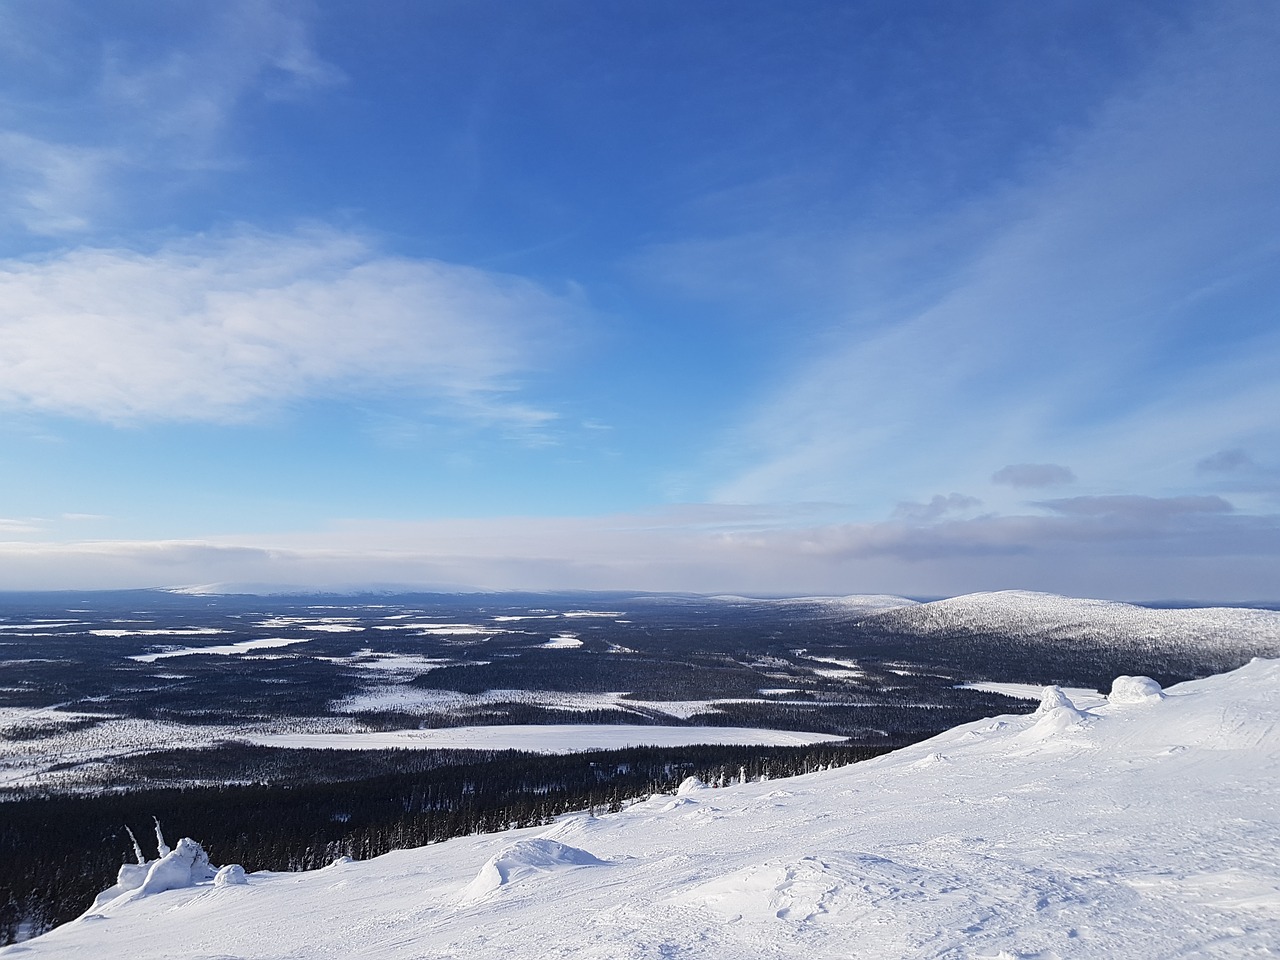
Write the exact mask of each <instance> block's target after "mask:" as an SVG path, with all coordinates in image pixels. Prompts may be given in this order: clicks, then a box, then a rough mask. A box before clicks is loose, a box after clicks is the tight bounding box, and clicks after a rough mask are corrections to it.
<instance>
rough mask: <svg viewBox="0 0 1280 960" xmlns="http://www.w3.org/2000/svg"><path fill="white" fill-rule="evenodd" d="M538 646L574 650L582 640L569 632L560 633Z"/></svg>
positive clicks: (548, 648)
mask: <svg viewBox="0 0 1280 960" xmlns="http://www.w3.org/2000/svg"><path fill="white" fill-rule="evenodd" d="M539 646H541V647H542V649H543V650H576V649H577V648H579V647H581V646H582V641H581V640H579V639H578V638H577V637H575V636H574V635H573V634H571V633H562V634H560V635H559V636H558V637H552V638H551V639H550V640H548V641H547V642H546V643H543V644H540V645H539Z"/></svg>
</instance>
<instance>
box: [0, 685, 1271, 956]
mask: <svg viewBox="0 0 1280 960" xmlns="http://www.w3.org/2000/svg"><path fill="white" fill-rule="evenodd" d="M1164 694H1165V696H1164V698H1163V699H1159V698H1148V699H1147V700H1145V701H1144V702H1141V703H1130V702H1115V701H1108V702H1103V703H1099V704H1098V705H1097V706H1095V707H1092V708H1090V709H1088V710H1081V709H1080V708H1079V707H1078V706H1076V705H1074V704H1072V703H1070V697H1069V696H1067V695H1065V694H1063V695H1062V697H1061V698H1060V697H1059V695H1058V693H1051V694H1050V695H1049V696H1048V697H1047V698H1045V699H1046V700H1047V701H1048V703H1047V706H1046V710H1045V712H1043V713H1041V714H1039V715H1038V716H1037V715H1028V716H1006V717H1002V718H999V719H994V720H985V721H979V722H977V723H972V724H967V725H964V726H961V727H958V728H956V729H954V730H951V731H949V732H947V733H945V734H943V735H941V736H938V737H935V738H933V739H931V740H929V741H926V742H924V743H920V744H917V745H915V746H913V747H908V748H906V749H904V750H901V751H899V752H897V753H894V754H890V755H887V756H884V757H881V758H879V759H877V760H873V761H869V762H866V763H862V764H856V765H854V766H849V767H843V768H840V769H837V770H831V771H826V772H821V773H815V774H810V775H808V776H804V777H798V778H795V779H791V780H779V781H772V782H765V783H753V784H748V785H744V786H735V787H728V788H724V789H708V788H700V789H699V788H696V787H695V785H692V784H690V785H688V786H687V788H682V789H681V791H680V794H679V795H678V796H674V797H673V796H655V797H653V798H651V799H649V800H646V801H643V802H640V803H636V804H634V805H632V806H629V807H627V808H626V809H624V810H623V811H622V812H621V813H618V814H613V815H608V816H602V817H599V818H595V817H592V816H590V815H589V814H578V815H573V816H569V817H566V818H562V819H561V820H560V821H559V822H557V823H556V824H554V825H552V826H551V827H549V828H548V827H541V828H531V829H526V830H519V831H510V832H507V833H504V834H496V835H489V836H471V837H462V838H459V839H455V840H451V841H448V842H446V843H442V844H437V845H434V846H430V847H424V848H421V849H416V850H406V851H400V852H397V853H393V854H389V855H387V856H385V857H380V858H378V859H376V860H371V861H367V862H363V863H359V862H353V863H338V864H335V865H333V866H331V867H328V868H326V869H324V870H317V871H314V872H312V873H304V874H268V873H257V874H252V875H251V876H250V878H249V880H250V882H249V883H248V884H247V885H236V886H222V887H215V886H214V885H213V884H212V883H205V884H201V885H200V886H197V887H195V888H186V889H178V890H172V891H168V892H163V893H156V894H154V895H152V896H149V897H146V898H142V899H130V898H125V897H121V898H117V899H115V900H112V901H109V902H107V903H105V904H103V905H101V906H99V907H97V908H96V909H95V911H94V915H93V916H92V917H91V918H88V917H87V918H85V919H84V920H81V921H78V922H75V923H71V924H67V925H65V926H63V927H60V928H57V929H55V930H53V931H51V932H50V933H48V934H46V935H44V936H42V937H39V938H37V939H35V940H32V941H29V942H26V943H23V944H20V945H18V946H17V947H11V948H9V949H8V950H7V951H0V956H4V957H8V956H13V957H18V956H21V957H22V958H23V960H42V958H79V957H93V958H95V960H161V958H170V957H173V956H175V955H177V954H178V953H181V955H182V956H188V957H236V958H242V960H266V958H283V957H308V958H317V960H336V958H340V957H341V958H348V957H350V958H363V960H410V958H421V957H439V958H444V957H451V958H453V957H457V958H461V957H467V958H495V960H496V958H501V960H511V958H530V957H547V958H550V957H573V958H584V960H606V958H607V960H619V958H621V960H627V958H635V960H638V958H663V957H674V958H701V960H738V958H742V960H746V958H751V960H755V958H760V957H776V958H784V957H785V958H791V957H795V958H806V960H809V958H819V960H821V958H832V960H834V958H841V960H845V958H849V957H868V958H899V957H930V958H956V960H959V958H979V957H987V958H997V957H1004V958H1033V957H1034V958H1039V960H1055V958H1059V960H1061V958H1106V960H1114V958H1125V960H1155V958H1168V957H1174V956H1182V957H1191V956H1194V957H1218V958H1225V957H1241V958H1243V957H1259V956H1274V955H1275V952H1276V951H1277V949H1280V661H1263V660H1255V661H1254V662H1252V663H1250V664H1248V665H1246V666H1244V667H1242V668H1240V669H1239V670H1236V671H1234V672H1232V673H1230V674H1225V675H1221V676H1216V677H1210V678H1208V679H1205V680H1197V681H1194V682H1190V683H1183V684H1179V685H1176V686H1172V687H1170V688H1168V689H1167V690H1165V691H1164ZM1064 700H1065V701H1067V702H1063V701H1064ZM1060 721H1067V722H1060Z"/></svg>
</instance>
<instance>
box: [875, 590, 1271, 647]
mask: <svg viewBox="0 0 1280 960" xmlns="http://www.w3.org/2000/svg"><path fill="white" fill-rule="evenodd" d="M860 622H861V623H863V624H865V625H868V626H875V627H877V628H880V629H884V630H889V631H893V632H895V633H904V634H914V635H916V636H925V637H936V636H940V635H963V634H997V635H1005V636H1008V635H1016V636H1021V637H1023V638H1028V639H1031V638H1039V639H1061V640H1075V641H1082V642H1094V643H1105V644H1108V645H1113V646H1125V645H1131V644H1141V645H1144V646H1177V645H1180V644H1187V643H1193V644H1197V645H1203V646H1212V645H1215V644H1218V645H1229V646H1230V647H1232V649H1251V650H1253V651H1254V652H1255V653H1256V654H1258V655H1275V654H1276V653H1280V611H1275V610H1253V609H1249V608H1244V607H1195V608H1187V609H1171V610H1167V609H1152V608H1149V607H1139V606H1134V605H1133V604H1129V603H1116V602H1113V601H1109V600H1079V599H1075V598H1072V597H1060V596H1057V595H1056V594H1051V593H1033V592H1030V591H1024V590H1003V591H999V592H995V593H973V594H968V595H966V596H962V597H952V598H951V599H949V600H935V601H933V602H931V603H919V604H913V605H910V606H903V607H899V608H896V609H892V610H887V611H882V612H878V613H875V614H873V615H872V616H870V617H867V618H864V619H862V620H861V621H860Z"/></svg>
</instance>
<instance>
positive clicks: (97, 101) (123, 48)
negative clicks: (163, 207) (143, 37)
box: [0, 0, 344, 236]
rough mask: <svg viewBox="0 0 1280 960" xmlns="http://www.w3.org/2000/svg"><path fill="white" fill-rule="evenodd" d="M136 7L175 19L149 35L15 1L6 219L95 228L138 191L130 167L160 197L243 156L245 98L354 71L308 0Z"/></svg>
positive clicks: (5, 127)
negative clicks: (239, 117) (239, 120)
mask: <svg viewBox="0 0 1280 960" xmlns="http://www.w3.org/2000/svg"><path fill="white" fill-rule="evenodd" d="M139 7H140V9H139V10H137V11H135V13H137V14H138V15H140V16H144V17H145V16H147V15H148V13H150V15H152V16H154V17H155V18H156V19H157V21H162V22H164V23H165V25H166V27H167V28H168V30H169V31H176V32H164V31H160V30H157V35H158V36H159V37H160V39H159V40H158V42H157V43H156V44H155V45H154V46H152V47H149V48H143V47H142V46H141V45H140V44H139V43H138V42H137V40H136V38H130V39H129V40H128V41H126V40H124V39H123V38H119V39H117V38H115V37H114V36H113V34H112V31H111V24H110V21H109V20H105V21H102V22H97V20H96V18H89V19H88V20H85V19H82V18H80V17H77V16H75V15H74V13H73V11H72V10H71V9H70V8H66V7H61V6H58V5H49V8H48V9H46V8H45V7H44V6H43V5H40V6H39V9H37V6H31V7H30V8H29V9H28V10H27V12H26V14H25V15H24V14H23V12H22V11H20V10H16V9H10V10H9V11H8V13H7V15H6V17H5V19H4V21H3V23H2V24H0V25H2V26H3V29H4V31H5V33H6V46H7V50H8V52H10V53H11V54H14V55H15V57H16V59H17V63H18V65H19V66H20V68H21V69H17V70H14V71H11V72H10V76H9V77H8V81H9V89H7V90H5V89H3V88H0V201H3V202H0V223H2V222H3V220H5V219H8V220H9V221H10V224H11V225H17V226H19V227H20V228H22V229H25V230H26V231H28V232H30V233H34V234H42V235H50V236H61V235H74V234H77V233H83V232H85V231H89V230H92V229H94V228H96V227H98V226H100V225H101V223H102V221H103V220H109V219H110V218H111V216H112V215H119V214H120V213H121V212H122V211H123V209H124V208H125V207H126V206H127V204H128V201H129V200H136V199H138V194H137V193H136V191H134V190H133V189H130V188H128V187H127V183H128V182H129V180H130V179H131V178H134V177H141V178H143V179H145V190H146V192H147V199H152V198H153V197H154V195H155V192H156V190H157V188H161V189H162V188H163V186H164V185H166V184H171V183H173V182H176V181H177V180H180V179H182V178H184V177H187V176H189V175H191V174H193V173H195V172H199V171H208V170H214V169H223V168H227V167H230V166H234V165H235V164H236V163H237V162H239V161H238V160H237V158H236V157H235V155H234V152H233V151H232V150H231V149H230V148H229V146H228V137H227V133H228V129H229V127H230V126H231V123H232V120H233V118H234V116H235V114H236V112H237V111H238V110H239V109H240V108H241V107H242V106H243V105H244V104H245V103H246V102H247V101H249V100H251V99H253V98H259V99H277V100H278V99H286V98H296V97H299V96H303V95H306V94H307V93H308V92H310V91H312V90H316V89H320V88H324V87H329V86H332V85H334V84H337V83H341V82H342V81H343V79H344V78H343V75H342V73H341V71H340V70H338V69H337V68H336V67H334V66H333V65H331V64H329V63H327V62H325V61H324V60H323V59H322V58H321V57H320V56H319V54H317V52H316V51H315V49H314V48H313V45H312V42H311V38H310V35H309V30H308V26H307V18H306V17H305V16H304V14H303V11H304V10H305V7H304V6H303V5H299V4H296V3H289V2H284V0H230V2H226V3H218V4H212V5H200V4H189V5H185V7H186V9H185V11H184V14H185V15H184V16H183V17H180V18H171V17H169V16H167V14H170V13H172V12H173V11H172V9H167V8H171V7H172V5H169V4H156V5H155V6H154V7H152V8H150V9H148V5H147V4H145V3H144V4H141V5H139ZM49 90H57V91H58V94H57V96H56V98H55V97H53V96H51V95H50V94H49Z"/></svg>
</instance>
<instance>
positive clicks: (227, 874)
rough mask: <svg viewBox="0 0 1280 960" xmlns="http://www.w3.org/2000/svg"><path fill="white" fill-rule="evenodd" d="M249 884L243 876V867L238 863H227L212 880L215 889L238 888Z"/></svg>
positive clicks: (247, 879)
mask: <svg viewBox="0 0 1280 960" xmlns="http://www.w3.org/2000/svg"><path fill="white" fill-rule="evenodd" d="M248 882H249V878H248V877H247V876H246V875H245V872H244V867H242V866H240V864H238V863H229V864H227V865H226V866H225V867H222V868H221V869H220V870H219V871H218V873H217V875H216V876H214V878H213V885H214V886H215V887H239V886H244V885H245V884H247V883H248Z"/></svg>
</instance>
